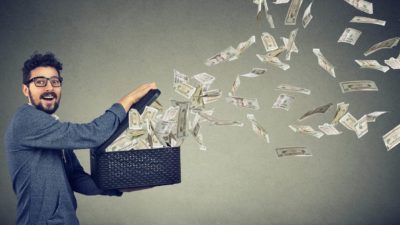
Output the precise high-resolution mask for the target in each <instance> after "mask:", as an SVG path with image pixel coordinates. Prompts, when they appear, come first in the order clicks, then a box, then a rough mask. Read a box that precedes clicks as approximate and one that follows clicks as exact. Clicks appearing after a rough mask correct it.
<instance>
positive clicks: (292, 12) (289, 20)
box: [285, 0, 303, 25]
mask: <svg viewBox="0 0 400 225" xmlns="http://www.w3.org/2000/svg"><path fill="white" fill-rule="evenodd" d="M302 3H303V0H292V1H291V2H290V6H289V9H288V12H287V14H286V18H285V25H296V20H297V15H298V14H299V11H300V7H301V4H302Z"/></svg>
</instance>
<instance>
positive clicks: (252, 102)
mask: <svg viewBox="0 0 400 225" xmlns="http://www.w3.org/2000/svg"><path fill="white" fill-rule="evenodd" d="M225 100H226V101H227V102H228V103H231V104H233V105H235V106H237V107H241V108H248V109H254V110H259V109H260V105H259V104H258V100H257V99H256V98H244V97H238V96H228V97H226V98H225Z"/></svg>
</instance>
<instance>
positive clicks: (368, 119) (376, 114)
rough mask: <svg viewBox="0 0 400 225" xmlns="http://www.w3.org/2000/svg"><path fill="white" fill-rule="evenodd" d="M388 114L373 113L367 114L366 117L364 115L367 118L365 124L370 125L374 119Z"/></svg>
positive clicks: (383, 112) (382, 112)
mask: <svg viewBox="0 0 400 225" xmlns="http://www.w3.org/2000/svg"><path fill="white" fill-rule="evenodd" d="M385 113H388V111H375V112H372V113H368V114H367V115H365V116H366V117H367V122H368V123H371V122H375V120H376V118H378V117H379V116H381V115H383V114H385Z"/></svg>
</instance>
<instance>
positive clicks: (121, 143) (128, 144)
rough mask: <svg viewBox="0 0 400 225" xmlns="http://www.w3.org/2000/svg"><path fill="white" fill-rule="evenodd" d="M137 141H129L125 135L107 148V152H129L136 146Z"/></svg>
mask: <svg viewBox="0 0 400 225" xmlns="http://www.w3.org/2000/svg"><path fill="white" fill-rule="evenodd" d="M136 142H137V140H136V139H133V140H131V139H129V138H127V137H126V136H125V135H122V136H120V137H118V138H117V139H116V140H114V141H113V143H111V144H110V145H109V146H108V147H107V148H106V150H105V151H106V152H116V151H129V150H131V149H132V147H133V146H134V145H135V144H136Z"/></svg>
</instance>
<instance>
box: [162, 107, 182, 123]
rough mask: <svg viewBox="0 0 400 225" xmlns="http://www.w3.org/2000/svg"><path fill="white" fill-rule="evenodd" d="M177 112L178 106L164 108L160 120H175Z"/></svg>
mask: <svg viewBox="0 0 400 225" xmlns="http://www.w3.org/2000/svg"><path fill="white" fill-rule="evenodd" d="M178 112H179V107H178V106H175V107H172V106H170V107H169V108H168V109H167V110H165V112H164V114H163V117H162V120H164V121H173V120H175V117H176V115H178Z"/></svg>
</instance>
